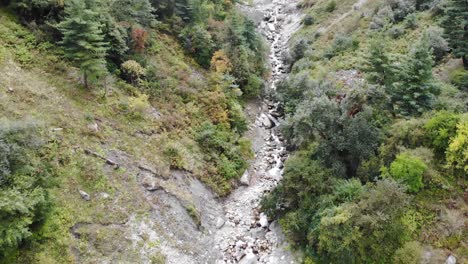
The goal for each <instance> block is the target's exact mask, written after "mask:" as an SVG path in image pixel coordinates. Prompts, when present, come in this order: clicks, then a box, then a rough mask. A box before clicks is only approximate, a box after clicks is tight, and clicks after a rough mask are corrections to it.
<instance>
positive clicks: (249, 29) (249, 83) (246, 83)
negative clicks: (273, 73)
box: [223, 13, 266, 97]
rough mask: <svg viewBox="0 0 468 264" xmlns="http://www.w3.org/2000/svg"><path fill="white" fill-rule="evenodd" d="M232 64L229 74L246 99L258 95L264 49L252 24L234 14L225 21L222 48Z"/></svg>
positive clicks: (263, 72) (263, 68)
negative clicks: (225, 26) (234, 79)
mask: <svg viewBox="0 0 468 264" xmlns="http://www.w3.org/2000/svg"><path fill="white" fill-rule="evenodd" d="M223 49H224V50H225V51H226V54H227V55H228V57H229V60H230V61H231V64H232V72H231V74H232V75H233V76H234V77H235V78H236V82H237V83H238V84H239V86H240V88H241V89H242V91H243V92H244V94H245V96H246V97H249V96H255V95H258V94H259V93H260V92H261V88H262V87H263V82H261V79H262V77H263V76H264V75H265V73H266V68H265V62H266V61H265V54H266V47H265V45H264V43H263V41H262V39H261V37H260V36H259V35H258V33H256V31H255V26H254V24H253V23H252V22H251V21H249V20H247V19H245V18H243V17H242V16H241V15H239V14H237V13H234V14H232V15H231V17H230V18H229V20H228V21H227V29H226V33H225V45H224V48H223Z"/></svg>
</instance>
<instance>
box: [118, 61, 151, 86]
mask: <svg viewBox="0 0 468 264" xmlns="http://www.w3.org/2000/svg"><path fill="white" fill-rule="evenodd" d="M120 68H121V69H122V74H123V77H124V78H125V79H126V80H128V81H129V82H130V83H131V84H132V85H137V84H139V83H140V82H141V77H143V76H145V74H146V70H145V68H143V67H142V66H141V65H140V64H139V63H138V62H136V61H134V60H128V61H126V62H124V63H122V65H121V66H120Z"/></svg>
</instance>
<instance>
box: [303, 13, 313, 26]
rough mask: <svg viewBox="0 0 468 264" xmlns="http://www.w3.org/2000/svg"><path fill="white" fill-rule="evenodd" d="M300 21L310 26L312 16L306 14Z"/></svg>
mask: <svg viewBox="0 0 468 264" xmlns="http://www.w3.org/2000/svg"><path fill="white" fill-rule="evenodd" d="M302 23H304V25H306V26H310V25H313V24H314V17H313V16H311V15H310V14H308V15H306V16H305V17H304V19H303V20H302Z"/></svg>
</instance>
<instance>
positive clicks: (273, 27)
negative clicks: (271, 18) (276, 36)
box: [268, 23, 276, 31]
mask: <svg viewBox="0 0 468 264" xmlns="http://www.w3.org/2000/svg"><path fill="white" fill-rule="evenodd" d="M268 29H269V30H270V31H275V30H276V28H275V25H273V24H272V23H268Z"/></svg>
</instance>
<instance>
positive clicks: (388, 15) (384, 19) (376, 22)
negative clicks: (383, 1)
mask: <svg viewBox="0 0 468 264" xmlns="http://www.w3.org/2000/svg"><path fill="white" fill-rule="evenodd" d="M394 21H395V18H394V14H393V10H392V9H391V8H390V7H389V6H384V7H382V8H380V9H379V11H378V12H377V14H375V15H374V17H373V18H372V21H371V23H370V24H369V28H370V29H373V30H378V29H381V28H383V27H384V26H385V25H387V24H390V23H393V22H394Z"/></svg>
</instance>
